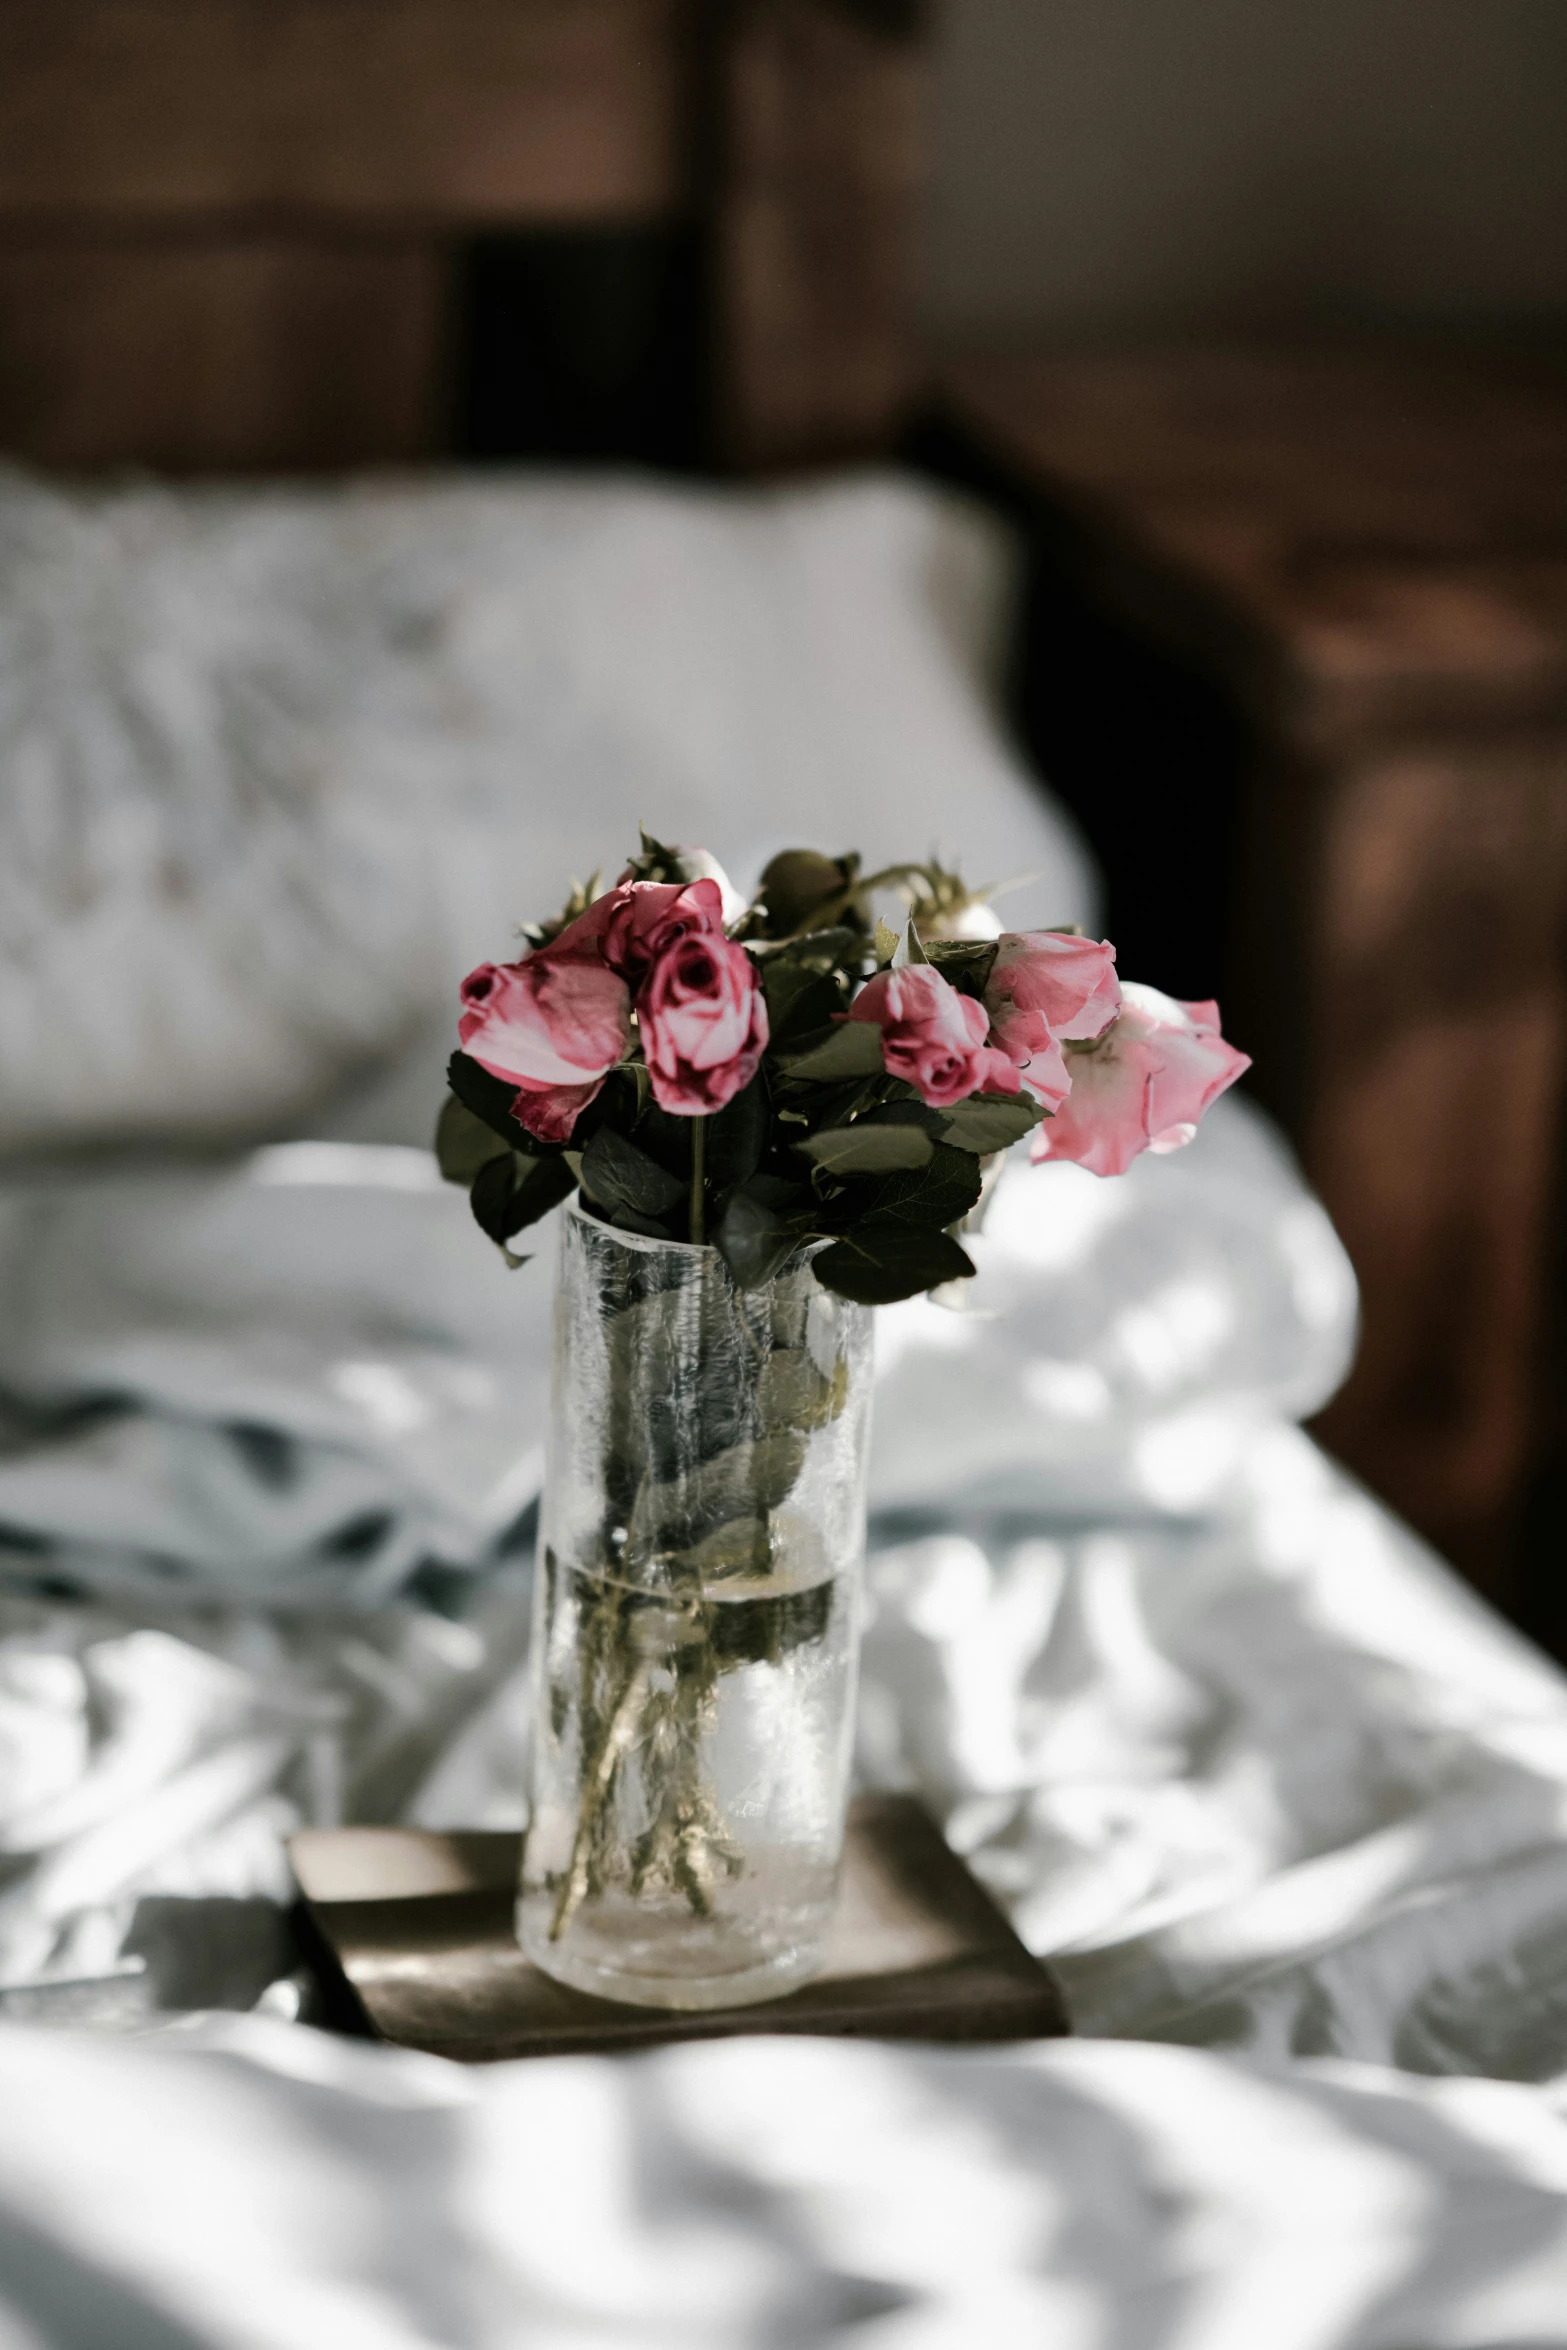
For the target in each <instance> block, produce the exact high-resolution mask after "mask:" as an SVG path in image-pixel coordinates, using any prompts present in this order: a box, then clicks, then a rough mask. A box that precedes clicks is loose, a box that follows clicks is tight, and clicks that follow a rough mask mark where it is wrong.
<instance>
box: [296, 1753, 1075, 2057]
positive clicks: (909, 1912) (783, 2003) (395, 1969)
mask: <svg viewBox="0 0 1567 2350" xmlns="http://www.w3.org/2000/svg"><path fill="white" fill-rule="evenodd" d="M520 1850H521V1838H520V1837H519V1836H515V1835H479V1834H452V1835H433V1834H428V1833H425V1832H423V1831H418V1830H413V1829H407V1828H331V1829H327V1828H310V1829H305V1830H303V1831H302V1832H301V1833H300V1834H299V1835H297V1836H295V1837H294V1838H293V1839H292V1840H291V1842H290V1844H289V1853H290V1857H291V1859H292V1861H293V1864H294V1875H295V1877H296V1879H297V1881H298V1884H299V1888H300V1891H301V1894H302V1895H303V1897H304V1898H303V1903H302V1913H301V1925H302V1930H303V1932H304V1935H305V1938H306V1940H307V1942H308V1943H309V1944H310V1945H311V1947H312V1954H313V1955H314V1957H315V1958H316V1961H317V1964H318V1966H319V1967H320V1969H321V1972H322V1975H323V1980H324V1982H325V1985H326V1987H327V1989H328V1992H329V1993H331V1992H333V1991H334V1990H335V1992H336V1995H337V2001H338V2009H339V2012H338V2013H337V2014H336V2015H335V2016H334V2017H333V2019H332V2020H336V2021H340V2022H343V2023H344V2024H346V2026H347V2028H349V2029H355V2028H358V2029H360V2030H368V2031H369V2032H370V2033H372V2034H373V2035H374V2036H375V2037H377V2038H379V2039H383V2040H391V2041H395V2042H397V2043H398V2045H399V2046H401V2047H404V2048H423V2049H427V2050H429V2051H431V2052H432V2053H434V2054H436V2055H439V2056H450V2057H456V2058H458V2059H459V2060H460V2061H462V2062H464V2063H469V2064H487V2063H493V2062H495V2061H498V2060H499V2059H501V2058H503V2057H514V2056H563V2055H568V2054H576V2053H581V2052H583V2051H588V2050H603V2049H612V2048H645V2047H650V2046H652V2045H653V2044H655V2043H656V2042H659V2041H665V2040H712V2039H722V2038H726V2037H728V2036H730V2035H732V2034H734V2033H737V2032H814V2033H846V2034H851V2035H856V2036H859V2037H863V2038H866V2039H885V2040H971V2041H972V2040H1034V2039H1043V2038H1048V2037H1051V2036H1054V2035H1058V2034H1061V2033H1064V2032H1066V2031H1067V2030H1069V2029H1070V2027H1069V2025H1068V2023H1067V2020H1066V2012H1065V2009H1064V2007H1063V2006H1062V2003H1061V1996H1060V1993H1059V1991H1058V1990H1057V1988H1056V1985H1055V1983H1054V1982H1053V1980H1052V1979H1051V1977H1050V1976H1049V1975H1048V1974H1047V1973H1046V1972H1045V1970H1044V1968H1043V1967H1042V1966H1041V1965H1040V1964H1039V1962H1038V1961H1037V1959H1035V1958H1033V1957H1031V1956H1030V1954H1029V1952H1028V1951H1027V1950H1025V1949H1024V1947H1023V1945H1022V1943H1021V1942H1020V1941H1019V1940H1018V1938H1017V1936H1016V1935H1015V1934H1014V1933H1013V1931H1012V1929H1011V1927H1010V1926H1009V1925H1008V1924H1007V1921H1006V1919H1005V1918H1004V1917H1003V1916H1002V1915H1001V1913H1000V1911H999V1910H998V1909H997V1908H996V1906H995V1904H994V1903H993V1902H992V1901H991V1899H990V1897H989V1895H988V1894H987V1893H985V1892H984V1891H983V1889H982V1888H981V1887H980V1886H979V1885H978V1884H977V1883H976V1882H975V1880H974V1878H973V1877H972V1876H970V1874H969V1872H968V1870H967V1869H966V1868H965V1867H964V1866H963V1863H962V1862H961V1861H960V1860H959V1859H958V1858H957V1857H956V1855H955V1854H954V1853H952V1852H951V1851H949V1850H948V1848H947V1846H946V1845H945V1844H944V1843H943V1841H942V1839H941V1836H940V1835H939V1833H938V1832H937V1830H936V1828H935V1827H934V1826H933V1824H932V1822H931V1821H930V1819H929V1818H928V1817H927V1815H926V1814H925V1813H924V1812H923V1811H922V1810H921V1809H920V1807H919V1805H918V1804H917V1803H915V1802H914V1801H913V1800H912V1799H911V1798H910V1797H908V1796H905V1795H871V1796H862V1797H861V1798H860V1800H859V1801H858V1802H857V1803H856V1804H855V1805H854V1806H853V1808H852V1810H851V1812H850V1815H849V1834H848V1840H847V1843H846V1845H845V1848H844V1869H843V1879H842V1891H841V1893H840V1896H839V1903H838V1912H837V1916H836V1918H835V1920H834V1923H833V1928H832V1932H831V1935H830V1937H829V1943H828V1951H827V1959H826V1963H825V1965H824V1967H823V1969H822V1972H821V1973H820V1974H819V1975H817V1976H816V1977H815V1978H814V1979H813V1980H812V1981H811V1982H809V1983H806V1984H804V1985H802V1986H801V1988H800V1989H799V1990H796V1991H791V1992H788V1993H787V1994H786V1995H785V1996H784V1997H783V1998H780V1999H769V2000H763V2001H759V2002H757V2003H756V2004H755V2005H753V2006H748V2007H726V2008H709V2009H707V2010H705V2011H704V2012H703V2013H701V2014H682V2013H674V2012H671V2011H670V2010H667V2009H662V2008H646V2007H625V2006H622V2005H620V2004H619V2002H617V2001H611V2000H607V1999H595V1998H591V1997H590V1996H589V1995H588V1994H587V1993H586V1992H581V1991H571V1990H568V1989H567V1988H566V1987H565V1985H564V1984H560V1983H556V1982H553V1981H552V1980H551V1979H550V1977H549V1976H548V1975H544V1974H541V1973H540V1972H539V1970H538V1968H537V1967H534V1966H530V1965H529V1963H528V1961H527V1960H526V1959H525V1958H524V1957H523V1955H522V1952H521V1951H520V1950H519V1949H518V1947H517V1944H516V1941H515V1940H514V1938H513V1934H512V1905H513V1902H514V1899H515V1895H516V1884H517V1863H518V1857H519V1853H520ZM330 2004H331V2002H330V1999H329V2006H330Z"/></svg>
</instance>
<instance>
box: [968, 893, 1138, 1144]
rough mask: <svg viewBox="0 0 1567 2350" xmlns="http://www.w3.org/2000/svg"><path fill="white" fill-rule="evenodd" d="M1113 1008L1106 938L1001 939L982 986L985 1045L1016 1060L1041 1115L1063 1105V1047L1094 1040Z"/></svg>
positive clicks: (1053, 933) (1012, 933)
mask: <svg viewBox="0 0 1567 2350" xmlns="http://www.w3.org/2000/svg"><path fill="white" fill-rule="evenodd" d="M1120 1005H1121V989H1120V985H1119V983H1118V981H1117V979H1116V976H1115V949H1114V947H1113V946H1111V944H1110V943H1109V941H1108V939H1105V940H1098V939H1092V938H1073V937H1072V936H1070V935H1069V933H1067V932H1066V931H1063V930H1009V931H1006V932H1005V933H1004V934H1003V936H1002V940H1001V944H1000V947H999V949H998V951H997V954H996V959H995V962H994V963H993V964H992V966H991V971H990V978H989V980H988V981H987V983H986V986H985V1009H986V1010H987V1011H988V1012H989V1014H990V1035H991V1041H992V1043H994V1044H996V1045H998V1046H999V1047H1000V1049H1001V1050H1002V1052H1004V1053H1005V1054H1006V1055H1007V1058H1008V1059H1009V1060H1011V1061H1015V1062H1016V1063H1017V1066H1018V1067H1019V1068H1020V1069H1021V1070H1022V1072H1023V1082H1024V1084H1025V1085H1026V1086H1027V1087H1028V1089H1029V1091H1030V1092H1031V1093H1033V1094H1036V1095H1037V1096H1038V1098H1039V1099H1040V1101H1042V1102H1043V1103H1044V1105H1045V1107H1046V1109H1047V1110H1054V1109H1056V1108H1057V1107H1058V1106H1059V1105H1060V1103H1062V1102H1063V1101H1065V1099H1066V1096H1067V1091H1068V1088H1069V1086H1070V1084H1071V1079H1070V1077H1069V1076H1068V1074H1067V1067H1066V1062H1065V1060H1064V1059H1063V1058H1062V1054H1061V1045H1062V1043H1063V1042H1065V1041H1066V1040H1068V1039H1077V1038H1081V1037H1093V1036H1098V1035H1100V1034H1101V1033H1102V1031H1103V1030H1104V1029H1106V1028H1107V1027H1108V1026H1109V1024H1110V1022H1111V1021H1112V1020H1113V1019H1114V1018H1115V1015H1116V1013H1117V1012H1118V1011H1119V1009H1120Z"/></svg>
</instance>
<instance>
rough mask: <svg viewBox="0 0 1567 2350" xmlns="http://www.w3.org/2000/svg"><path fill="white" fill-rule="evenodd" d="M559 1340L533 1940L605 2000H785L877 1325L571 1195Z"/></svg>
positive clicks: (812, 1907)
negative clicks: (645, 1233)
mask: <svg viewBox="0 0 1567 2350" xmlns="http://www.w3.org/2000/svg"><path fill="white" fill-rule="evenodd" d="M554 1349H555V1353H554V1380H553V1391H552V1398H551V1413H550V1440H549V1460H548V1469H547V1474H546V1479H545V1494H544V1512H543V1525H542V1530H541V1543H540V1564H539V1580H538V1592H537V1598H536V1603H535V1615H534V1652H533V1655H534V1661H533V1675H534V1683H533V1686H534V1718H533V1758H532V1772H531V1780H532V1784H531V1811H530V1819H529V1827H528V1833H527V1838H526V1843H525V1846H524V1853H523V1873H522V1890H521V1894H520V1898H519V1901H518V1909H517V1929H518V1935H519V1938H520V1940H521V1942H522V1946H523V1948H524V1950H525V1951H526V1952H527V1954H528V1956H529V1957H530V1958H531V1959H532V1960H533V1961H534V1962H535V1964H536V1965H538V1966H541V1967H543V1968H544V1969H545V1971H546V1972H547V1973H549V1974H551V1975H554V1976H555V1977H556V1978H557V1979H558V1980H560V1981H562V1982H565V1983H571V1984H574V1985H575V1986H576V1987H577V1988H578V1989H580V1990H584V1991H594V1992H598V1993H599V1994H600V1995H601V1996H602V1997H605V1998H609V1999H621V2000H629V2001H632V2002H634V2003H635V2004H637V2005H641V2006H653V2007H678V2008H701V2007H716V2006H724V2005H728V2004H729V2003H730V2002H733V2001H742V2000H753V1999H766V1998H769V1997H771V1996H772V1995H774V1994H775V1993H777V1992H780V1991H783V1990H786V1989H787V1988H788V1987H789V1985H790V1984H791V1983H796V1982H800V1981H802V1980H803V1979H804V1978H805V1977H806V1976H808V1975H810V1974H812V1973H814V1971H815V1970H816V1968H817V1966H818V1965H819V1964H820V1959H821V1946H822V1939H823V1935H824V1933H825V1930H826V1926H827V1922H828V1919H829V1917H830V1914H831V1910H832V1903H833V1896H834V1891H835V1886H836V1879H837V1871H838V1861H839V1856H840V1852H841V1850H842V1844H843V1823H844V1812H845V1807H846V1803H847V1797H848V1775H849V1758H850V1740H851V1731H852V1723H853V1712H854V1697H855V1681H856V1672H857V1665H858V1652H859V1619H860V1604H859V1589H860V1569H861V1564H862V1560H863V1555H864V1543H865V1453H866V1439H867V1433H868V1424H869V1411H870V1386H871V1321H870V1313H869V1310H868V1309H867V1308H866V1307H864V1306H857V1305H853V1304H851V1303H850V1302H849V1301H848V1300H847V1299H844V1298H841V1297H838V1296H836V1295H834V1294H833V1292H832V1291H830V1290H826V1289H823V1288H822V1286H821V1285H820V1283H819V1282H818V1281H817V1280H816V1278H815V1276H814V1275H813V1273H812V1271H811V1267H810V1252H809V1251H802V1252H800V1253H798V1254H797V1255H795V1256H794V1257H792V1258H791V1259H790V1260H789V1261H788V1262H787V1263H786V1264H785V1265H784V1266H783V1267H782V1268H781V1269H780V1270H779V1271H778V1272H777V1273H776V1274H775V1275H774V1277H773V1278H772V1279H771V1280H770V1281H768V1282H767V1283H765V1284H764V1285H763V1286H761V1287H759V1288H755V1289H746V1290H741V1289H737V1288H736V1287H735V1285H734V1283H733V1281H732V1280H731V1279H730V1276H729V1272H728V1269H727V1267H726V1266H725V1264H724V1260H723V1258H722V1257H721V1256H720V1255H719V1253H718V1251H717V1250H716V1249H714V1248H697V1247H686V1246H684V1245H681V1244H679V1243H676V1242H673V1241H666V1240H653V1239H642V1238H641V1237H639V1236H638V1235H637V1234H635V1233H630V1232H624V1231H621V1230H619V1229H618V1228H617V1227H614V1226H611V1225H608V1224H605V1223H602V1222H600V1221H599V1220H598V1219H597V1218H596V1217H595V1216H593V1215H591V1214H590V1213H589V1212H588V1211H587V1210H586V1209H584V1208H583V1207H582V1206H581V1204H580V1203H579V1202H575V1201H574V1202H573V1203H572V1205H571V1207H570V1208H569V1209H568V1210H567V1213H566V1215H565V1217H564V1218H563V1233H562V1245H561V1263H560V1276H559V1287H558V1291H557V1295H556V1305H555V1337H554Z"/></svg>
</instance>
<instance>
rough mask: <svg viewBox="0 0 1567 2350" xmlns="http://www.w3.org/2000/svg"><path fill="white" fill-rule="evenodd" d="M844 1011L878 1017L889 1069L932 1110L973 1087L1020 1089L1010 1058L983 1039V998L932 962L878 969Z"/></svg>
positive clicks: (985, 1020)
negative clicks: (951, 980)
mask: <svg viewBox="0 0 1567 2350" xmlns="http://www.w3.org/2000/svg"><path fill="white" fill-rule="evenodd" d="M848 1016H849V1018H850V1019H851V1020H870V1021H873V1022H874V1023H875V1025H876V1026H877V1027H878V1028H879V1029H880V1030H881V1057H882V1060H883V1062H884V1064H885V1066H886V1068H887V1070H888V1072H889V1074H890V1075H891V1076H893V1077H901V1078H903V1079H904V1080H905V1081H906V1082H907V1083H908V1084H910V1085H912V1086H913V1088H914V1090H915V1092H916V1093H917V1094H918V1095H919V1097H920V1099H921V1101H923V1102H927V1103H928V1104H929V1105H930V1107H931V1108H932V1109H933V1110H948V1109H950V1108H951V1107H952V1104H953V1103H954V1102H961V1101H963V1100H965V1099H966V1098H967V1096H968V1095H969V1094H971V1093H980V1092H986V1093H1016V1092H1017V1091H1018V1086H1019V1079H1018V1073H1017V1069H1016V1067H1015V1066H1014V1064H1013V1063H1012V1062H1011V1061H1010V1060H1009V1059H1008V1058H1007V1056H1006V1054H1005V1053H998V1052H996V1051H995V1050H994V1049H993V1048H992V1047H991V1046H989V1045H987V1044H986V1042H985V1039H986V1036H987V1035H988V1034H989V1030H990V1021H989V1017H988V1015H987V1013H986V1011H985V1007H984V1005H983V1004H977V1003H976V1002H975V1001H974V999H973V997H972V996H966V995H960V994H959V993H958V990H957V989H956V988H955V987H953V986H951V985H950V984H949V983H948V981H946V980H945V979H943V978H942V976H941V973H940V972H939V971H937V970H935V969H933V968H932V966H931V965H930V964H929V963H910V964H907V965H905V967H904V968H903V969H902V970H899V971H878V972H877V974H876V977H875V978H874V979H869V980H867V981H866V983H865V985H864V986H863V987H862V988H861V990H860V992H859V994H858V995H857V996H856V997H855V999H854V1002H853V1003H852V1004H851V1005H850V1007H849V1015H848Z"/></svg>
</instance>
